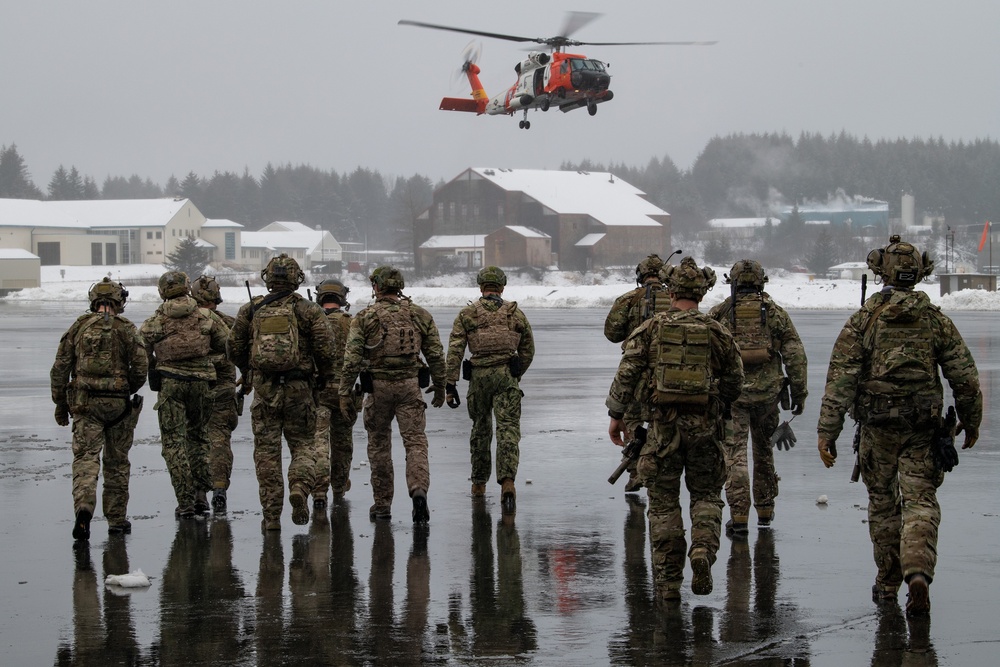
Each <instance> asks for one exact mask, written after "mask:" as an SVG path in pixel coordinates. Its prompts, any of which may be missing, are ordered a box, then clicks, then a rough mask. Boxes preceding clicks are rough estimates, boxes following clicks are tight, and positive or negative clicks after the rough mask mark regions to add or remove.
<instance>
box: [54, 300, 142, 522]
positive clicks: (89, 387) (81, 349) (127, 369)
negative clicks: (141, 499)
mask: <svg viewBox="0 0 1000 667" xmlns="http://www.w3.org/2000/svg"><path fill="white" fill-rule="evenodd" d="M99 285H100V286H101V287H104V288H111V287H113V286H112V285H111V284H110V281H109V280H105V281H104V283H102V284H99ZM119 288H120V286H119ZM94 291H95V290H91V293H92V295H93V294H94ZM126 294H127V293H126ZM94 303H96V301H95V300H94V299H92V306H91V307H92V309H94V310H95V311H96V310H97V307H96V306H95V305H93V304H94ZM123 309H124V298H123V297H122V299H121V303H120V304H119V307H118V308H117V311H116V312H118V313H120V312H121V310H123ZM106 346H107V347H106ZM108 348H109V349H108ZM146 368H147V367H146V354H145V352H144V351H143V349H142V339H141V338H139V334H138V332H137V331H136V328H135V325H134V324H132V322H130V321H129V320H128V319H126V318H125V317H122V316H121V315H120V314H111V313H100V312H91V313H88V314H86V315H82V316H80V317H79V318H78V319H77V320H76V322H74V323H73V324H72V326H70V328H69V329H68V330H67V331H66V333H65V334H63V336H62V338H61V339H60V340H59V347H58V349H57V351H56V357H55V362H54V363H53V364H52V370H51V371H50V373H49V380H50V384H51V391H52V402H53V403H55V404H56V406H57V414H58V412H59V411H60V410H62V411H63V419H68V417H67V416H66V415H67V414H68V415H72V417H73V466H72V468H73V508H74V514H77V515H79V513H80V512H81V510H83V511H85V512H86V513H87V516H88V519H87V521H88V522H89V517H90V516H93V514H94V511H95V509H96V507H97V477H98V474H99V473H100V469H101V457H102V454H103V460H104V491H103V494H102V504H103V506H104V515H105V516H106V517H107V520H108V525H109V526H110V527H123V526H125V524H126V511H127V507H128V498H129V490H128V486H129V471H130V464H129V460H128V453H129V449H131V447H132V436H133V434H134V432H135V425H136V422H137V421H138V419H139V410H138V409H134V408H132V403H131V402H130V401H129V394H132V393H135V392H137V391H139V389H140V388H141V387H142V385H143V384H145V382H146ZM123 416H124V418H122V417H123ZM57 421H60V423H61V424H62V425H66V423H67V422H65V421H61V420H59V418H58V417H57ZM86 533H87V535H86V536H85V537H89V523H88V526H87V530H86ZM85 537H84V539H85Z"/></svg>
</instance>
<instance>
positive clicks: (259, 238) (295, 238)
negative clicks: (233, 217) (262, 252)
mask: <svg viewBox="0 0 1000 667" xmlns="http://www.w3.org/2000/svg"><path fill="white" fill-rule="evenodd" d="M322 242H323V232H318V231H316V230H315V229H312V230H309V231H305V232H243V233H241V234H240V245H242V246H243V247H244V248H262V249H270V250H277V249H278V248H292V249H296V250H305V251H306V252H312V251H313V250H315V249H316V248H318V247H319V246H320V244H322ZM331 247H332V246H331Z"/></svg>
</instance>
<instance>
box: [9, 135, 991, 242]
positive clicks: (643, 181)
mask: <svg viewBox="0 0 1000 667" xmlns="http://www.w3.org/2000/svg"><path fill="white" fill-rule="evenodd" d="M562 168H563V169H574V170H575V169H582V170H590V171H605V170H607V171H611V172H612V173H614V174H615V175H616V176H618V177H619V178H622V179H624V180H626V181H628V182H630V183H632V184H633V185H635V186H636V187H639V188H640V189H642V190H644V191H645V192H646V193H647V194H648V195H649V196H650V198H651V200H652V201H653V202H654V203H655V204H657V205H658V206H660V207H661V208H663V209H665V210H667V211H669V212H670V213H671V216H672V222H673V230H674V232H675V234H676V235H678V236H679V237H681V238H683V237H685V236H686V237H691V236H692V233H693V232H696V231H699V230H701V229H704V228H705V225H706V223H707V221H708V220H710V219H712V218H720V217H764V216H767V215H774V214H775V213H776V212H777V210H778V209H779V208H780V207H782V206H791V205H792V204H796V203H798V204H799V205H803V204H805V203H808V202H824V201H827V200H828V199H829V198H831V197H832V196H833V194H834V193H837V192H841V193H843V194H845V195H846V196H848V197H853V196H863V197H871V198H875V199H881V200H884V201H887V202H888V203H889V209H890V217H899V207H900V199H901V196H902V195H903V194H904V193H910V194H912V195H914V197H915V199H916V204H917V215H918V220H919V219H920V218H921V217H922V214H924V213H928V214H932V215H935V216H942V217H944V218H945V220H946V221H947V222H948V223H949V224H951V225H952V227H953V228H956V227H961V226H962V225H970V226H971V225H975V224H979V225H981V224H982V222H983V220H987V219H989V220H996V219H997V218H1000V187H998V184H1000V144H998V142H997V141H995V140H991V139H983V140H975V141H971V142H967V143H966V142H957V143H956V142H951V143H947V142H945V141H943V140H941V139H936V140H935V139H931V140H924V139H897V140H891V141H890V140H879V141H875V142H873V141H871V140H869V139H867V138H864V139H858V138H857V137H853V136H850V135H848V134H846V133H841V134H839V135H831V136H829V137H824V136H821V135H819V134H802V135H800V136H799V137H798V138H797V139H795V138H793V137H791V136H789V135H787V134H783V133H782V134H734V135H729V136H726V137H715V138H713V139H711V140H710V141H709V142H708V143H707V144H706V146H705V149H704V150H703V151H702V153H701V154H700V155H699V156H698V158H697V160H696V161H695V163H694V164H693V165H692V167H691V169H690V170H682V169H679V168H678V167H677V166H676V165H675V164H674V162H673V161H672V160H671V159H670V158H669V156H664V157H663V158H662V159H657V158H654V159H652V160H650V162H649V163H648V164H646V165H645V166H632V165H625V164H618V165H614V164H610V165H602V164H599V163H593V162H590V161H585V162H582V163H576V164H574V163H565V164H563V165H562ZM432 192H433V184H432V183H431V181H430V179H429V178H427V177H425V176H420V175H414V176H412V177H410V178H390V177H387V176H385V175H383V174H381V173H380V172H378V171H376V170H370V169H365V168H362V167H358V168H357V169H355V170H354V171H353V172H350V173H343V174H340V173H337V172H335V171H325V170H322V169H317V168H315V167H311V166H307V165H299V166H292V165H290V164H287V165H281V166H277V167H276V166H273V165H271V164H269V165H268V166H267V167H266V168H265V169H264V171H263V173H261V174H260V176H255V175H253V174H251V173H249V171H247V170H245V171H244V172H243V173H242V174H237V173H234V172H229V171H226V172H218V171H216V172H215V173H214V174H212V175H210V176H200V175H198V174H196V173H194V172H190V173H188V174H187V175H186V176H185V177H184V178H183V179H182V180H178V179H176V178H174V177H171V178H170V180H168V182H167V183H166V184H164V185H163V186H162V187H161V186H159V185H158V184H156V183H154V182H152V181H151V180H150V179H149V178H143V177H140V176H138V175H132V176H129V177H123V176H110V175H109V176H107V177H106V178H105V179H104V181H103V183H102V184H101V185H100V186H98V184H97V182H96V181H95V180H94V179H93V178H91V177H90V176H88V175H81V174H80V173H79V172H78V171H77V169H76V167H73V166H71V167H70V168H69V169H66V168H65V167H63V166H60V167H59V169H57V170H56V172H55V174H53V176H52V178H51V180H50V181H49V183H48V187H47V192H46V193H43V192H42V191H40V190H39V188H37V187H36V186H35V184H34V183H32V181H31V176H30V173H29V171H28V168H27V165H26V163H25V160H24V159H23V158H22V157H21V156H20V155H19V154H18V152H17V147H16V146H15V145H11V146H9V147H8V146H3V148H2V150H0V197H15V198H32V199H42V198H49V199H95V198H103V199H138V198H149V197H162V196H180V197H186V198H189V199H191V200H192V201H193V202H194V203H195V205H196V206H198V208H199V209H200V210H201V211H202V212H203V213H204V214H205V215H206V216H207V217H209V218H226V219H230V220H234V221H236V222H239V223H241V224H244V225H246V226H247V227H248V228H249V229H258V228H260V227H261V226H262V225H264V224H266V223H269V222H272V221H275V220H295V221H298V222H302V223H304V224H307V225H309V226H316V225H319V226H321V227H323V228H324V229H327V230H329V231H331V232H332V233H333V234H334V235H335V236H337V238H339V239H343V240H348V241H363V240H365V239H366V237H367V240H368V243H369V245H370V246H372V247H375V246H381V247H384V248H387V249H389V248H397V249H409V248H411V247H412V245H411V244H412V221H413V219H414V217H415V216H416V215H417V214H419V213H420V212H421V211H423V210H424V209H425V208H426V207H427V206H428V205H430V203H431V200H432ZM776 231H777V232H778V234H779V236H786V235H785V234H781V232H782V230H780V229H778V230H776ZM785 231H790V230H785ZM800 240H801V241H802V242H806V239H797V240H796V241H797V242H798V241H800ZM812 240H815V239H810V240H809V241H808V243H807V245H806V246H804V247H801V248H799V255H800V256H802V255H805V254H807V253H809V252H811V250H812V245H811V242H812ZM834 241H838V240H837V239H834ZM782 245H785V244H784V243H782ZM783 250H785V251H788V250H789V249H788V248H783ZM786 261H787V258H786Z"/></svg>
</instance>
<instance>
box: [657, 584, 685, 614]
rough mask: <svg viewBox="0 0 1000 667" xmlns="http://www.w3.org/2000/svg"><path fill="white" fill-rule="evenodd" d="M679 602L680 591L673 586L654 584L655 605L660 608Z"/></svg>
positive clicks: (674, 605) (666, 607) (678, 603)
mask: <svg viewBox="0 0 1000 667" xmlns="http://www.w3.org/2000/svg"><path fill="white" fill-rule="evenodd" d="M680 603H681V591H680V589H679V588H674V587H673V586H666V585H661V584H656V605H657V606H658V607H660V608H661V609H670V608H673V607H677V606H678V605H680Z"/></svg>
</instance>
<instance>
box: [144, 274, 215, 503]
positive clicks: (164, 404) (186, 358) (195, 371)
mask: <svg viewBox="0 0 1000 667" xmlns="http://www.w3.org/2000/svg"><path fill="white" fill-rule="evenodd" d="M157 285H158V289H159V293H160V298H161V299H163V303H162V304H160V307H159V308H157V309H156V312H155V313H153V315H152V316H151V317H149V319H147V320H146V321H145V322H143V323H142V328H141V329H140V333H141V334H142V339H143V342H144V343H145V346H146V356H147V358H148V359H149V387H150V389H152V390H153V391H155V392H158V393H159V395H158V396H157V400H156V405H154V406H153V409H154V410H156V411H157V414H158V415H159V422H160V442H161V444H162V447H163V459H164V460H165V461H166V463H167V471H168V472H169V473H170V483H171V484H172V485H173V487H174V495H175V496H176V498H177V509H176V510H175V515H176V516H177V517H178V518H183V519H187V518H191V517H193V516H194V515H195V514H204V513H206V512H208V495H207V494H208V490H209V489H210V488H212V477H211V474H210V473H209V466H208V458H209V443H208V422H209V418H210V417H211V416H212V406H213V397H214V391H215V390H214V386H215V383H216V381H217V379H218V378H219V376H222V378H223V382H225V381H226V375H227V373H231V370H230V367H229V364H228V363H227V362H226V359H225V353H226V339H227V338H228V337H229V328H228V327H226V324H225V322H223V321H222V318H220V317H219V316H218V315H216V314H215V313H213V312H212V311H210V310H207V309H205V308H199V307H198V302H197V301H195V300H194V299H193V298H192V297H191V296H190V294H189V292H190V284H189V282H188V277H187V274H185V273H184V272H182V271H167V272H166V273H164V274H163V275H162V276H160V280H159V282H158V284H157ZM229 381H230V382H232V381H233V379H232V378H230V380H229Z"/></svg>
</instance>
